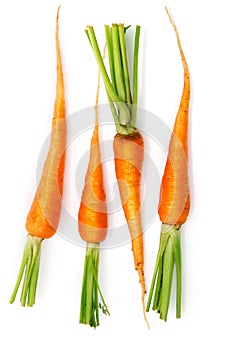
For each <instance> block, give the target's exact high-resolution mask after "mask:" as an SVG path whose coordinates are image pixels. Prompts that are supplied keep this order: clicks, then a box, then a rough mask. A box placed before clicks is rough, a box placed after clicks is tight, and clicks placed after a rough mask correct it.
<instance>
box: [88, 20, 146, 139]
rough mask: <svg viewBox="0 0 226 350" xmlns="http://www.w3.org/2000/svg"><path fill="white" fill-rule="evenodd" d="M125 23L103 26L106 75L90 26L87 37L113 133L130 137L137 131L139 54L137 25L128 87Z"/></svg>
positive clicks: (138, 29) (93, 32)
mask: <svg viewBox="0 0 226 350" xmlns="http://www.w3.org/2000/svg"><path fill="white" fill-rule="evenodd" d="M128 28H129V27H125V26H124V24H112V26H111V27H110V26H108V25H105V37H106V43H107V49H108V59H109V70H110V75H109V74H108V72H107V69H106V66H105V64H104V61H103V58H102V56H101V52H100V48H99V45H98V42H97V39H96V35H95V31H94V29H93V27H92V26H88V27H87V29H86V34H87V36H88V39H89V42H90V44H91V47H92V49H93V52H94V55H95V57H96V60H97V64H98V66H99V69H100V72H101V75H102V78H103V80H104V84H105V88H106V92H107V96H108V100H109V103H110V108H111V112H112V115H113V118H114V122H115V126H116V130H117V132H118V133H120V134H124V135H129V134H133V133H134V132H136V115H137V108H136V106H137V99H138V52H139V38H140V26H136V30H135V39H134V49H133V81H132V84H131V79H130V74H129V69H128V60H127V48H126V31H127V29H128Z"/></svg>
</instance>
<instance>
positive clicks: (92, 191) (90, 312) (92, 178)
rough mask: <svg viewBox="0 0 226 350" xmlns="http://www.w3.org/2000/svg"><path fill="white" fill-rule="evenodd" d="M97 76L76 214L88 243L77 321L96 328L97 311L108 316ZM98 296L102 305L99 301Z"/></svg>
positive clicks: (105, 228) (83, 237)
mask: <svg viewBox="0 0 226 350" xmlns="http://www.w3.org/2000/svg"><path fill="white" fill-rule="evenodd" d="M99 89H100V73H98V87H97V95H96V105H95V116H96V120H95V127H94V131H93V135H92V139H91V145H90V159H89V164H88V168H87V172H86V177H85V185H84V189H83V192H82V198H81V203H80V208H79V213H78V228H79V233H80V236H81V238H82V239H83V240H84V241H86V242H87V244H86V256H85V263H84V273H83V283H82V294H81V306H80V319H79V322H80V323H83V324H89V325H90V326H91V327H96V326H98V325H99V308H101V310H102V312H103V313H104V314H106V315H110V313H109V311H108V308H107V306H106V303H105V300H104V298H103V295H102V293H101V290H100V287H99V284H98V267H99V243H100V242H102V241H103V240H105V238H106V235H107V226H108V218H107V205H106V195H105V190H104V178H103V169H102V162H101V150H100V143H99V124H98V99H99ZM98 294H100V297H101V300H102V303H103V305H101V304H100V303H99V301H98Z"/></svg>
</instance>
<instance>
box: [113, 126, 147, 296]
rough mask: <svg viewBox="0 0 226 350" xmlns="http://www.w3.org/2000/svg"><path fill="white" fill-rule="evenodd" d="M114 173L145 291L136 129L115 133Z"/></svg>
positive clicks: (139, 149)
mask: <svg viewBox="0 0 226 350" xmlns="http://www.w3.org/2000/svg"><path fill="white" fill-rule="evenodd" d="M114 155H115V173H116V178H117V181H118V186H119V192H120V197H121V201H122V205H123V210H124V213H125V218H126V221H127V224H128V227H129V231H130V235H131V239H132V250H133V255H134V263H135V269H136V270H137V272H138V274H139V278H140V284H141V287H142V300H143V299H144V294H145V282H144V253H143V238H142V233H143V232H142V223H141V212H140V210H141V205H140V179H141V169H142V163H143V158H144V142H143V137H142V135H141V134H140V133H139V132H136V133H134V134H130V135H121V134H116V136H115V138H114Z"/></svg>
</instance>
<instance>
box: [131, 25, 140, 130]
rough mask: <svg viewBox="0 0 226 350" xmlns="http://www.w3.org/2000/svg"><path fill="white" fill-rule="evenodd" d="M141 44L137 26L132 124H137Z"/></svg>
mask: <svg viewBox="0 0 226 350" xmlns="http://www.w3.org/2000/svg"><path fill="white" fill-rule="evenodd" d="M139 42H140V26H136V32H135V40H134V50H133V55H134V56H133V108H132V120H131V124H132V125H136V123H137V103H138V57H139Z"/></svg>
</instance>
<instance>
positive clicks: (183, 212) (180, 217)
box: [147, 8, 190, 321]
mask: <svg viewBox="0 0 226 350" xmlns="http://www.w3.org/2000/svg"><path fill="white" fill-rule="evenodd" d="M166 11H167V14H168V16H169V20H170V22H171V24H172V25H173V28H174V30H175V33H176V37H177V43H178V47H179V50H180V55H181V59H182V64H183V68H184V87H183V93H182V97H181V102H180V106H179V109H178V113H177V116H176V120H175V124H174V128H173V132H172V136H171V139H170V143H169V150H168V156H167V161H166V166H165V170H164V174H163V178H162V184H161V191H160V202H159V208H158V213H159V217H160V220H161V222H162V229H161V237H160V246H159V251H158V255H157V260H156V265H155V269H154V274H153V279H152V284H151V288H150V293H149V298H148V302H147V311H149V309H150V305H151V301H152V297H153V293H154V288H155V295H154V301H153V310H157V311H158V312H159V313H160V318H161V319H163V320H165V321H166V319H167V314H168V308H169V302H170V294H171V285H172V276H173V269H174V266H175V267H176V281H177V296H176V317H177V318H180V316H181V247H180V228H181V225H182V224H184V223H185V222H186V220H187V217H188V214H189V210H190V191H189V179H188V114H189V101H190V75H189V70H188V65H187V62H186V59H185V56H184V53H183V50H182V47H181V43H180V38H179V34H178V31H177V28H176V26H175V24H174V22H173V20H172V18H171V16H170V14H169V11H168V9H167V8H166Z"/></svg>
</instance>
